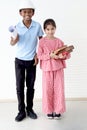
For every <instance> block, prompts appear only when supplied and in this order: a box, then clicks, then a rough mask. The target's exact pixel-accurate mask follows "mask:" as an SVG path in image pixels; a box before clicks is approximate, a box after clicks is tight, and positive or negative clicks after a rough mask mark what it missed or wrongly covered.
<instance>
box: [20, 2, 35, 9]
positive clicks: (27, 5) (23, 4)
mask: <svg viewBox="0 0 87 130" xmlns="http://www.w3.org/2000/svg"><path fill="white" fill-rule="evenodd" d="M27 8H30V9H35V7H34V5H33V3H32V1H30V0H21V2H20V5H19V10H21V9H27Z"/></svg>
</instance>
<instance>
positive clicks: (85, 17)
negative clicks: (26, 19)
mask: <svg viewBox="0 0 87 130" xmlns="http://www.w3.org/2000/svg"><path fill="white" fill-rule="evenodd" d="M32 1H33V3H34V5H35V7H36V11H35V15H34V17H33V19H34V20H36V21H38V22H40V23H41V25H43V21H44V20H45V19H47V18H53V19H54V20H55V21H56V24H57V30H56V36H57V37H59V38H60V39H62V40H63V41H64V42H65V44H68V45H71V44H73V45H74V47H75V49H74V52H73V53H72V56H71V59H69V60H67V68H66V69H65V95H66V98H85V97H87V0H46V1H44V0H32ZM19 2H20V0H14V1H13V0H7V1H6V0H3V1H2V2H1V3H0V99H16V86H15V70H14V57H15V47H12V46H10V44H9V41H10V33H9V31H8V27H9V26H10V25H15V24H16V23H17V22H18V21H19V20H20V19H21V17H20V15H19V12H18V5H19ZM41 80H42V71H41V70H40V68H39V64H38V67H37V78H36V83H35V89H36V92H35V98H41V97H42V81H41Z"/></svg>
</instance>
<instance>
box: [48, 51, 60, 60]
mask: <svg viewBox="0 0 87 130" xmlns="http://www.w3.org/2000/svg"><path fill="white" fill-rule="evenodd" d="M50 57H51V58H52V59H59V56H58V55H56V54H55V53H54V52H51V53H50Z"/></svg>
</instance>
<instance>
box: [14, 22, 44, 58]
mask: <svg viewBox="0 0 87 130" xmlns="http://www.w3.org/2000/svg"><path fill="white" fill-rule="evenodd" d="M16 29H17V32H18V35H19V41H18V42H17V44H16V58H18V59H21V60H33V58H34V56H35V53H36V47H37V43H38V38H39V37H40V36H43V31H42V28H41V25H40V24H39V23H38V22H35V21H33V20H32V22H31V25H30V27H29V28H27V27H26V26H25V25H24V24H23V22H22V21H21V22H19V23H18V24H17V25H16Z"/></svg>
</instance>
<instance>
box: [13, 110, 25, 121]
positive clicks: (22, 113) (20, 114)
mask: <svg viewBox="0 0 87 130" xmlns="http://www.w3.org/2000/svg"><path fill="white" fill-rule="evenodd" d="M25 117H26V113H25V112H19V113H18V115H17V116H16V117H15V121H18V122H19V121H22V120H23V119H24V118H25Z"/></svg>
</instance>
